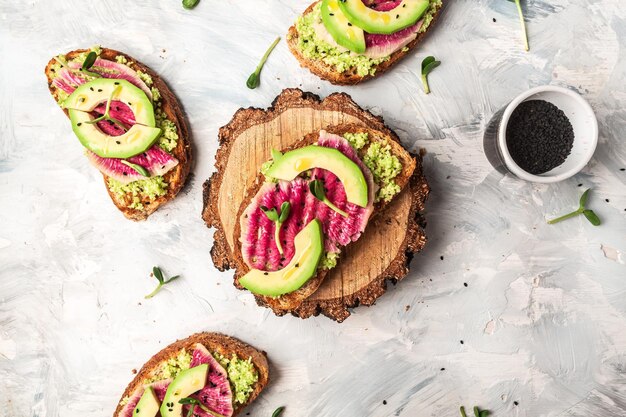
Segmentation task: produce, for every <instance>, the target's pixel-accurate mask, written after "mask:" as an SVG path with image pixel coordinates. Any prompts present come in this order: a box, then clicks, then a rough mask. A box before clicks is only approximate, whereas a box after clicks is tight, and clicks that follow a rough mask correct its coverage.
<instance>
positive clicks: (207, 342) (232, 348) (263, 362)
mask: <svg viewBox="0 0 626 417" xmlns="http://www.w3.org/2000/svg"><path fill="white" fill-rule="evenodd" d="M196 343H201V344H202V345H204V347H206V348H207V349H208V350H209V351H210V352H218V353H220V354H221V355H223V356H227V357H231V356H232V355H233V354H235V355H237V356H238V357H239V358H242V359H247V358H252V363H253V364H254V366H255V368H256V369H257V371H258V373H259V380H258V381H257V383H256V384H255V386H254V391H252V393H251V394H250V397H249V398H248V401H246V403H245V404H243V405H240V406H238V407H236V408H235V411H234V413H233V416H236V415H238V414H239V413H240V412H241V411H242V410H243V409H244V408H245V407H246V406H248V405H249V404H250V403H252V401H254V400H255V399H256V398H257V397H258V396H259V394H260V393H261V391H263V389H264V388H265V387H266V386H267V384H268V383H269V372H270V370H269V363H268V361H267V354H266V353H265V352H264V351H260V350H258V349H256V348H254V347H252V346H250V345H249V344H247V343H245V342H242V341H241V340H239V339H236V338H234V337H231V336H226V335H224V334H221V333H210V332H202V333H196V334H193V335H191V336H189V337H187V338H186V339H181V340H178V341H176V342H174V343H172V344H171V345H169V346H167V347H165V348H164V349H163V350H161V351H160V352H158V353H157V354H155V355H154V356H153V357H151V358H150V359H149V360H148V361H147V362H146V363H145V364H144V365H143V366H142V367H141V369H140V370H139V372H138V373H137V375H136V376H135V378H133V380H132V381H131V382H130V383H129V384H128V386H127V387H126V389H125V390H124V393H123V394H122V397H121V398H120V400H119V401H118V403H117V408H116V409H115V413H114V414H113V417H118V416H119V413H120V412H121V411H122V408H123V407H124V406H123V405H121V404H120V403H121V401H122V400H123V399H124V398H125V397H130V396H131V395H132V393H133V392H135V390H136V389H138V388H140V387H141V386H142V381H145V380H146V379H147V378H148V377H149V376H150V374H151V373H152V372H153V371H154V370H155V369H156V368H157V367H159V366H160V365H161V364H162V363H163V362H165V361H167V360H168V359H170V358H174V357H176V355H177V354H178V352H180V351H181V350H182V349H186V350H188V351H193V346H194V345H195V344H196Z"/></svg>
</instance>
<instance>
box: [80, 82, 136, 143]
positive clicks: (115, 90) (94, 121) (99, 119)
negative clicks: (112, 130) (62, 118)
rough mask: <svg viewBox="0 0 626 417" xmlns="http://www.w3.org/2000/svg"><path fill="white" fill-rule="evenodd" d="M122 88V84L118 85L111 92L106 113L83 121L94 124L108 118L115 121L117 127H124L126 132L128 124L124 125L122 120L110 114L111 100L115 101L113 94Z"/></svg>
mask: <svg viewBox="0 0 626 417" xmlns="http://www.w3.org/2000/svg"><path fill="white" fill-rule="evenodd" d="M121 88H122V86H121V85H118V86H117V87H115V88H114V89H113V91H112V92H111V95H110V96H109V99H108V100H107V104H106V107H105V109H104V114H103V115H102V116H100V117H96V118H95V119H93V120H89V121H86V122H83V123H86V124H88V125H92V124H96V123H98V122H99V121H101V120H108V121H109V122H111V123H114V124H115V125H116V126H117V127H119V128H120V129H122V130H123V131H124V132H126V130H127V129H126V126H124V124H123V123H122V122H120V121H119V120H117V119H114V118H113V117H111V115H110V114H109V111H110V110H111V102H112V101H113V96H114V95H116V94H117V93H118V91H119V90H120V89H121Z"/></svg>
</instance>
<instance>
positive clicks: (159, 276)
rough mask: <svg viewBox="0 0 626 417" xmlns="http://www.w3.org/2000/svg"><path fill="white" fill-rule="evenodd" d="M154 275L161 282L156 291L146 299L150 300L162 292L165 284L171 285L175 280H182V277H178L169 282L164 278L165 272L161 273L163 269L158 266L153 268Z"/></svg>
mask: <svg viewBox="0 0 626 417" xmlns="http://www.w3.org/2000/svg"><path fill="white" fill-rule="evenodd" d="M152 275H154V277H155V278H156V279H157V280H158V281H159V285H157V287H156V288H155V289H154V291H152V292H151V293H150V294H148V295H146V296H145V297H144V298H146V299H148V298H152V297H154V296H155V295H156V294H157V293H158V292H159V291H161V288H162V287H163V286H164V285H165V284H169V283H170V282H172V281H174V280H175V279H178V278H180V275H176V276H174V277H172V278H170V279H168V280H165V279H164V278H163V272H162V271H161V268H159V267H158V266H155V267H152Z"/></svg>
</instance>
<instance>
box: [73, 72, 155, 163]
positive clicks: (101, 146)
mask: <svg viewBox="0 0 626 417" xmlns="http://www.w3.org/2000/svg"><path fill="white" fill-rule="evenodd" d="M109 98H110V99H111V100H112V101H113V100H116V101H122V102H123V103H125V104H127V105H128V106H129V107H130V109H131V110H132V111H133V114H134V116H135V122H136V124H135V125H133V126H132V127H131V128H130V129H129V130H128V131H127V132H125V133H124V134H123V135H120V136H110V135H107V134H106V133H104V132H102V131H101V130H100V129H99V128H98V126H97V125H96V124H95V123H91V121H92V120H94V117H93V116H92V115H91V114H90V112H91V111H93V109H95V108H96V107H97V106H98V105H100V104H102V103H106V102H107V101H108V100H109ZM63 107H64V108H66V109H67V110H68V115H69V117H70V121H71V123H72V130H73V131H74V133H75V134H76V136H77V137H78V140H79V141H80V143H82V144H83V146H84V147H86V148H87V149H89V150H91V151H92V152H94V153H95V154H96V155H98V156H100V157H102V158H130V157H131V156H135V155H138V154H140V153H142V152H144V151H146V150H147V149H149V148H150V147H151V146H152V145H153V144H154V142H156V140H157V139H158V138H159V136H160V135H161V129H159V128H157V127H155V118H154V108H153V106H152V102H151V101H150V99H149V98H148V96H147V95H146V94H145V93H144V92H143V91H142V90H141V89H140V88H137V87H135V86H134V85H133V84H131V83H129V82H128V81H126V80H119V79H113V78H98V79H96V80H93V81H90V82H88V83H86V84H83V85H81V86H79V87H78V88H77V89H76V90H74V92H73V93H72V94H71V95H70V96H69V97H68V98H67V99H65V101H64V102H63Z"/></svg>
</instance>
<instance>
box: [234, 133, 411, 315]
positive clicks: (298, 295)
mask: <svg viewBox="0 0 626 417" xmlns="http://www.w3.org/2000/svg"><path fill="white" fill-rule="evenodd" d="M324 130H326V131H327V132H328V133H331V134H335V135H339V136H342V135H343V134H344V133H367V134H368V137H369V141H370V145H371V144H373V143H376V142H382V141H385V142H386V143H388V144H389V145H390V147H391V152H392V153H393V155H395V156H396V157H397V158H398V159H399V160H400V163H401V164H402V171H401V172H400V174H398V176H397V177H396V178H395V179H394V180H395V181H396V183H397V184H398V186H399V187H400V189H401V190H402V189H404V188H405V187H406V186H407V184H408V183H409V180H410V178H411V175H413V171H414V169H415V158H413V157H412V156H411V155H410V154H409V153H408V152H407V151H406V150H404V148H403V147H402V145H401V144H400V142H399V139H398V137H397V136H395V135H388V134H386V133H384V132H381V131H379V130H376V129H372V128H368V127H363V126H359V125H356V124H345V125H339V126H331V127H328V128H326V129H324ZM318 139H319V132H312V133H310V134H308V135H306V136H305V137H304V138H302V139H301V140H300V141H298V142H296V143H294V144H293V145H291V146H289V147H287V148H286V149H283V150H282V152H283V153H284V152H288V151H290V150H293V149H298V148H301V147H304V146H307V145H312V144H315V143H317V141H318ZM370 145H368V146H366V147H364V148H363V149H361V150H360V151H358V154H359V157H360V158H361V159H362V158H363V155H364V153H365V151H366V150H367V148H368V147H369V146H370ZM264 180H265V177H264V175H263V174H261V173H259V175H258V176H257V179H256V182H255V184H254V186H253V187H251V188H250V189H248V192H247V194H246V197H245V198H244V200H243V202H242V204H241V206H240V207H239V211H238V212H237V219H241V216H242V215H243V212H244V211H245V210H246V208H247V207H248V206H249V205H250V203H251V201H252V199H253V198H254V197H255V195H256V194H257V192H258V191H259V189H260V188H261V186H262V185H263V183H264ZM387 204H388V202H385V201H380V202H378V203H376V204H374V211H373V212H372V215H371V217H370V221H369V222H368V225H369V223H370V222H371V221H372V219H373V218H374V217H375V216H376V214H378V213H379V212H380V211H381V210H382V209H383V208H384V207H385V206H387ZM234 234H235V238H234V241H235V242H236V243H237V244H236V245H235V248H234V258H235V262H236V265H237V266H236V271H235V286H236V287H237V288H239V289H243V287H242V286H241V285H240V284H239V279H240V278H241V277H243V276H244V275H245V274H246V273H248V272H249V271H250V267H249V266H248V265H247V264H246V263H245V261H244V259H243V254H242V253H241V245H240V239H241V225H240V222H239V221H238V222H237V223H236V225H235V231H234ZM328 273H329V270H322V269H318V271H317V273H316V274H315V275H314V276H313V277H311V278H310V279H309V280H308V281H307V282H306V283H305V284H304V285H303V286H302V287H300V288H299V289H298V290H296V291H293V292H291V293H288V294H284V295H282V296H280V297H268V296H262V295H256V294H255V298H256V300H257V303H259V304H260V305H264V306H267V307H269V308H271V309H272V310H273V311H274V313H276V314H278V315H283V314H285V313H288V312H291V311H293V310H295V309H297V308H298V307H299V306H300V305H301V304H302V302H303V301H304V300H305V299H306V298H307V297H309V296H310V295H312V294H313V293H314V292H315V291H316V290H317V289H318V288H319V286H320V285H321V283H322V282H323V281H324V278H326V276H327V275H328Z"/></svg>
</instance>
